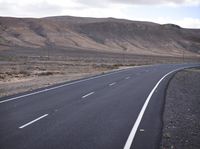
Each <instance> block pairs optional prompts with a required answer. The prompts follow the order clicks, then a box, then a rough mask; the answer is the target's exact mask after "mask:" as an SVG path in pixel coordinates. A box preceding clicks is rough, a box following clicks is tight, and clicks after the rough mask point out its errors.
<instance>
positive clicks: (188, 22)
mask: <svg viewBox="0 0 200 149" xmlns="http://www.w3.org/2000/svg"><path fill="white" fill-rule="evenodd" d="M143 20H146V21H150V22H155V23H159V24H168V23H170V24H176V25H179V26H181V27H183V28H198V29H200V19H199V18H182V19H176V20H174V19H172V18H169V17H168V18H166V17H159V18H154V19H151V20H150V19H149V20H148V19H144V18H141V19H139V21H143Z"/></svg>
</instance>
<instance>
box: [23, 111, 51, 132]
mask: <svg viewBox="0 0 200 149" xmlns="http://www.w3.org/2000/svg"><path fill="white" fill-rule="evenodd" d="M46 116H48V114H44V115H42V116H40V117H38V118H36V119H34V120H32V121H30V122H28V123H26V124H24V125H22V126H20V127H19V128H20V129H22V128H24V127H26V126H28V125H31V124H33V123H34V122H36V121H39V120H40V119H42V118H44V117H46Z"/></svg>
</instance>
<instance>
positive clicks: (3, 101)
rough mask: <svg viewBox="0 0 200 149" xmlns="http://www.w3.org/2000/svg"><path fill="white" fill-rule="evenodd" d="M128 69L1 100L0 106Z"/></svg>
mask: <svg viewBox="0 0 200 149" xmlns="http://www.w3.org/2000/svg"><path fill="white" fill-rule="evenodd" d="M128 69H130V68H127V69H121V70H115V71H114V72H111V73H108V74H104V75H98V76H94V77H91V78H87V79H83V80H78V81H74V82H71V83H66V84H63V85H59V86H55V87H51V88H48V89H44V90H41V91H37V92H33V93H29V94H25V95H21V96H18V97H13V98H10V99H6V100H2V101H0V104H1V103H5V102H8V101H12V100H15V99H19V98H23V97H27V96H31V95H35V94H38V93H43V92H47V91H50V90H54V89H57V88H61V87H64V86H69V85H72V84H76V83H80V82H84V81H88V80H93V79H97V78H101V77H104V76H108V75H112V74H116V73H120V72H123V71H126V70H128Z"/></svg>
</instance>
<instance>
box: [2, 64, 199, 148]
mask: <svg viewBox="0 0 200 149" xmlns="http://www.w3.org/2000/svg"><path fill="white" fill-rule="evenodd" d="M187 66H196V64H182V65H154V66H143V67H135V68H130V69H125V70H120V71H114V72H111V73H108V74H104V75H99V76H95V77H91V78H87V79H82V80H77V81H73V82H67V83H63V84H59V85H56V86H51V87H48V88H44V89H39V90H36V91H33V92H27V93H23V94H18V95H14V96H10V97H4V98H1V99H0V115H1V118H0V149H123V148H124V149H128V148H132V149H156V148H158V147H159V142H160V135H161V127H162V111H163V104H164V95H165V89H166V87H167V83H168V82H169V80H170V78H171V77H172V75H173V74H174V73H175V72H176V70H178V69H181V68H184V67H187Z"/></svg>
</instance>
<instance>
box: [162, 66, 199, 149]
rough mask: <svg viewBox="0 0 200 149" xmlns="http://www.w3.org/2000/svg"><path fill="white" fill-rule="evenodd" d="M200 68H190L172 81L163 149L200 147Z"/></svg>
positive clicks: (165, 114) (166, 111)
mask: <svg viewBox="0 0 200 149" xmlns="http://www.w3.org/2000/svg"><path fill="white" fill-rule="evenodd" d="M199 107H200V69H187V70H184V71H181V72H179V73H177V74H176V75H175V77H174V78H173V79H172V80H171V82H170V84H169V87H168V90H167V95H166V104H165V111H164V116H163V123H164V126H163V135H162V142H161V147H160V148H161V149H199V148H200V133H199V132H200V108H199Z"/></svg>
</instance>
